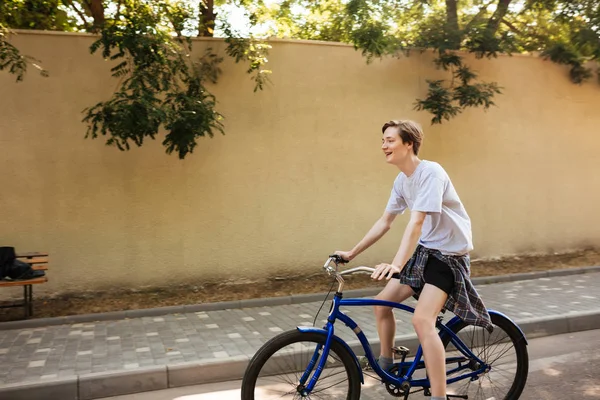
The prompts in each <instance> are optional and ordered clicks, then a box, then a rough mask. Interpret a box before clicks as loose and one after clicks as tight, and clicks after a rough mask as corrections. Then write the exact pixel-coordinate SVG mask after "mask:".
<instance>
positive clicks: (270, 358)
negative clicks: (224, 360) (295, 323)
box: [242, 330, 361, 400]
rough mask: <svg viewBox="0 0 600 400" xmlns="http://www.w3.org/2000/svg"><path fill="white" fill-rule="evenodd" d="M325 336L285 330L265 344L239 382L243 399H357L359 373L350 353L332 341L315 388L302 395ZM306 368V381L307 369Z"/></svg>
mask: <svg viewBox="0 0 600 400" xmlns="http://www.w3.org/2000/svg"><path fill="white" fill-rule="evenodd" d="M326 339H327V337H326V335H324V334H321V333H317V332H300V331H297V330H294V331H289V332H284V333H282V334H281V335H278V336H276V337H274V338H273V339H271V340H270V341H268V342H267V343H265V345H264V346H263V347H262V348H261V349H260V350H258V352H257V353H256V354H255V355H254V357H253V358H252V360H251V361H250V364H249V365H248V368H247V369H246V373H245V374H244V379H243V381H242V400H271V399H347V400H358V399H359V398H360V389H361V387H360V384H361V382H360V375H359V371H358V367H357V364H356V363H355V361H354V359H353V357H352V355H351V354H350V353H349V352H348V350H346V348H344V346H342V345H341V344H340V343H338V342H336V341H332V343H331V349H330V350H329V356H328V358H327V363H326V365H325V368H324V369H323V371H322V372H321V376H320V377H319V380H318V381H317V383H316V385H315V387H314V389H313V390H312V392H311V393H310V394H309V395H308V396H305V397H303V396H302V395H301V394H300V392H301V391H302V389H303V388H304V387H306V385H308V382H309V381H310V377H312V376H313V374H314V371H315V370H316V365H314V367H312V368H309V365H310V364H311V360H312V361H315V360H316V361H317V362H318V359H320V357H321V355H322V352H323V346H324V345H325V340H326ZM307 369H308V371H309V376H308V380H305V381H304V382H301V380H302V377H303V376H304V377H305V378H306V376H307V375H306V371H307Z"/></svg>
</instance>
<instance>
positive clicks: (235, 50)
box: [224, 25, 271, 92]
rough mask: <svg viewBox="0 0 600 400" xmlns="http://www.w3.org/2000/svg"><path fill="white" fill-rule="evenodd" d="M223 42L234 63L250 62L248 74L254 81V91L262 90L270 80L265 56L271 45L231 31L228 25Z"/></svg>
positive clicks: (225, 28)
mask: <svg viewBox="0 0 600 400" xmlns="http://www.w3.org/2000/svg"><path fill="white" fill-rule="evenodd" d="M224 31H225V34H226V35H227V37H226V38H225V43H227V47H226V48H225V52H226V53H227V55H229V56H231V57H233V59H234V60H235V62H236V63H238V62H240V61H247V62H249V63H250V66H249V67H248V70H247V71H246V72H247V73H249V74H254V75H253V80H254V82H255V85H254V91H255V92H256V91H257V90H259V89H260V90H262V89H263V88H264V86H265V85H266V84H267V83H268V82H269V81H270V80H269V75H270V74H271V71H270V70H268V69H266V68H265V65H266V64H267V63H268V62H269V60H268V58H267V56H268V55H269V50H270V49H271V45H269V44H268V43H266V42H263V41H259V40H255V39H253V38H244V37H241V36H239V35H237V34H234V33H233V30H232V29H231V27H230V26H228V25H226V26H225V27H224Z"/></svg>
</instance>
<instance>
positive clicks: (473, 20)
mask: <svg viewBox="0 0 600 400" xmlns="http://www.w3.org/2000/svg"><path fill="white" fill-rule="evenodd" d="M493 2H494V0H490V1H489V2H488V3H486V4H484V5H483V6H481V7H479V11H478V12H477V14H475V16H474V17H473V19H471V21H469V23H468V24H467V26H465V31H468V30H469V29H471V27H473V24H474V23H475V22H477V20H478V19H479V18H481V16H482V15H483V14H484V13H485V12H486V11H487V8H488V7H489V6H490V5H492V3H493Z"/></svg>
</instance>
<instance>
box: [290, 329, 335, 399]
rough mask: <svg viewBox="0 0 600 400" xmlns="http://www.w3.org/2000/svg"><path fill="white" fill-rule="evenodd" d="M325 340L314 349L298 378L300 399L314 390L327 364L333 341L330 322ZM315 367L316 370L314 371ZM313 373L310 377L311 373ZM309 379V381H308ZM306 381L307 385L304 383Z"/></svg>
mask: <svg viewBox="0 0 600 400" xmlns="http://www.w3.org/2000/svg"><path fill="white" fill-rule="evenodd" d="M326 328H327V339H326V340H325V345H321V344H319V345H318V346H317V348H316V349H315V351H314V353H313V355H312V357H311V359H310V362H309V363H308V365H307V367H306V370H305V371H304V373H303V374H302V376H301V377H300V381H299V382H298V387H297V388H296V390H297V391H298V393H300V395H301V396H302V397H307V396H308V395H309V394H310V393H311V392H312V390H313V389H314V387H315V385H316V384H317V381H318V380H319V378H320V377H321V373H322V372H323V369H324V368H325V363H327V359H328V358H329V350H330V349H331V340H332V339H333V333H334V332H333V323H332V322H331V321H328V322H327V326H326ZM315 366H316V370H315ZM313 370H315V371H314V374H313V375H312V377H310V375H311V373H312V372H313ZM309 378H310V381H309ZM307 381H308V385H307V384H306V382H307Z"/></svg>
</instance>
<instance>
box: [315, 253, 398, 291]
mask: <svg viewBox="0 0 600 400" xmlns="http://www.w3.org/2000/svg"><path fill="white" fill-rule="evenodd" d="M332 262H333V264H334V265H333V266H332V265H331V263H332ZM349 262H350V261H348V260H344V259H343V258H342V257H341V256H339V255H337V254H332V255H330V256H329V258H328V259H327V261H326V262H325V265H323V269H324V270H325V272H327V274H328V275H329V276H334V277H335V279H336V280H337V281H338V283H339V285H338V293H341V292H342V289H343V288H344V278H342V276H344V275H351V274H354V273H357V272H365V273H368V274H372V273H373V272H375V268H372V267H366V266H364V265H361V266H358V267H354V268H350V269H347V270H344V271H338V265H339V264H347V263H349ZM399 277H400V274H398V273H395V274H393V275H392V278H399Z"/></svg>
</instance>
